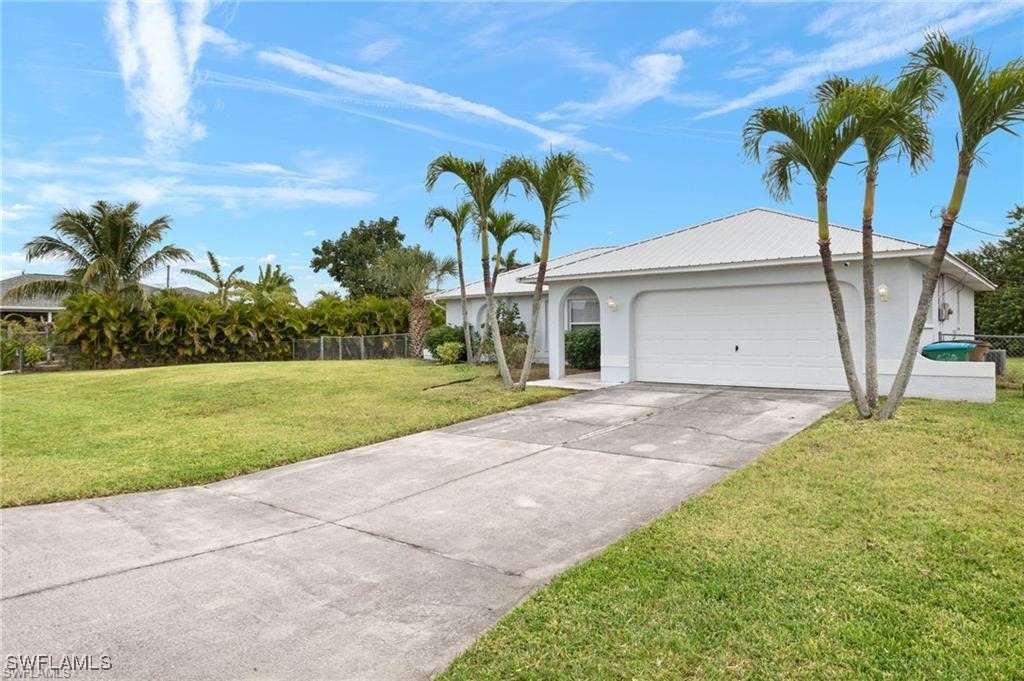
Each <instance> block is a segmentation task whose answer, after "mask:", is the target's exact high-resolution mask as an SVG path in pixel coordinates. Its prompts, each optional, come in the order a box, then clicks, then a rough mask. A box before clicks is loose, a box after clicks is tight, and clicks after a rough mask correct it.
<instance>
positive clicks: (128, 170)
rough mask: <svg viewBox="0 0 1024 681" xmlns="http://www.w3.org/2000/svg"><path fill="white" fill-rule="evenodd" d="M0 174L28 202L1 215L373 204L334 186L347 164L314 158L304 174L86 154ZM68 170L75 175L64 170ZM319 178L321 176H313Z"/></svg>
mask: <svg viewBox="0 0 1024 681" xmlns="http://www.w3.org/2000/svg"><path fill="white" fill-rule="evenodd" d="M5 163H6V168H5V172H7V173H9V176H11V177H17V178H19V182H18V183H17V186H15V187H13V188H12V187H8V188H7V193H8V194H11V193H13V192H14V191H16V192H17V195H18V197H19V199H21V200H23V201H25V202H31V204H33V205H31V206H29V205H27V203H26V204H14V205H12V206H10V207H5V219H7V216H6V213H7V212H10V213H13V214H15V215H18V214H19V213H25V212H27V211H28V209H29V208H31V209H32V210H33V211H35V210H36V206H41V207H43V208H42V209H45V210H52V209H58V208H61V207H83V206H85V205H88V204H89V203H91V202H92V201H95V200H96V198H97V197H102V198H106V199H108V200H113V201H120V200H129V199H130V200H137V201H140V202H142V203H143V204H144V205H147V206H167V205H173V206H176V207H178V206H182V205H185V206H191V207H196V208H198V207H200V206H203V205H206V204H208V203H209V202H211V201H212V202H217V203H219V204H220V205H221V206H222V207H225V208H228V209H237V208H239V207H243V206H246V205H260V206H269V207H274V206H277V205H289V206H293V205H296V204H320V205H325V204H330V205H357V204H363V203H367V202H369V201H372V200H373V199H374V198H376V195H375V194H374V193H373V192H372V191H369V190H365V189H359V188H352V187H340V186H337V185H336V184H335V181H336V180H337V179H338V178H341V177H343V176H347V175H349V174H352V173H353V170H352V167H351V164H346V163H345V162H344V161H336V162H333V163H332V162H330V161H329V160H328V159H320V160H319V166H313V167H312V168H311V172H300V171H297V170H291V169H287V168H284V167H282V166H280V165H278V164H276V163H267V162H259V161H257V162H223V163H211V164H201V163H193V162H188V161H158V160H154V159H151V158H148V157H132V156H89V157H84V158H80V159H77V160H75V161H73V162H68V163H52V162H46V161H31V160H29V161H22V160H19V159H5ZM67 167H73V168H74V170H75V172H74V173H68V172H66V168H67ZM318 173H321V174H318Z"/></svg>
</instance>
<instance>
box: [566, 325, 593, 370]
mask: <svg viewBox="0 0 1024 681" xmlns="http://www.w3.org/2000/svg"><path fill="white" fill-rule="evenodd" d="M565 362H566V364H568V365H569V366H571V367H573V368H574V369H599V368H601V330H600V329H599V328H597V327H587V328H584V329H575V330H573V331H567V332H566V333H565Z"/></svg>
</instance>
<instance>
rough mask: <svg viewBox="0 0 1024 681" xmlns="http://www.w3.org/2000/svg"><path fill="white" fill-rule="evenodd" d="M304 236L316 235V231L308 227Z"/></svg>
mask: <svg viewBox="0 0 1024 681" xmlns="http://www.w3.org/2000/svg"><path fill="white" fill-rule="evenodd" d="M302 236H316V232H315V231H313V230H312V229H307V230H306V231H305V232H303V233H302Z"/></svg>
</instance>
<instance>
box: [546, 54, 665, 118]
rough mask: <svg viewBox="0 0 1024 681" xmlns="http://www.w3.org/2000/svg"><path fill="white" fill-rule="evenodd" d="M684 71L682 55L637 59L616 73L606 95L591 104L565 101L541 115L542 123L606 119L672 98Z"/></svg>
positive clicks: (660, 55)
mask: <svg viewBox="0 0 1024 681" xmlns="http://www.w3.org/2000/svg"><path fill="white" fill-rule="evenodd" d="M682 69H683V58H682V57H680V56H679V55H678V54H648V55H644V56H642V57H637V58H636V59H634V60H633V61H632V62H631V63H630V65H629V68H628V69H623V70H619V71H616V72H615V74H614V75H613V76H612V77H611V78H610V79H609V81H608V84H607V85H606V86H605V90H604V94H602V95H601V96H600V97H598V98H597V99H595V100H594V101H591V102H565V103H564V104H560V105H559V106H557V107H555V108H554V109H552V110H551V111H548V112H546V113H543V114H541V115H540V119H541V120H552V119H556V118H560V117H563V116H582V117H592V118H598V119H599V118H604V117H606V116H610V115H613V114H619V113H623V112H626V111H630V110H632V109H635V108H636V107H638V106H640V105H641V104H645V103H647V102H649V101H651V100H653V99H658V98H662V97H665V96H666V95H669V94H670V93H671V90H672V86H673V84H675V81H676V77H677V76H678V75H679V72H680V71H681V70H682Z"/></svg>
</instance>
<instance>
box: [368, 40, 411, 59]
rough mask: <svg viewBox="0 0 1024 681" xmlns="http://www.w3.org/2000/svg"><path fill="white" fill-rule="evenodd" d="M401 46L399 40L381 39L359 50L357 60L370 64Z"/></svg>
mask: <svg viewBox="0 0 1024 681" xmlns="http://www.w3.org/2000/svg"><path fill="white" fill-rule="evenodd" d="M401 44H402V39H401V38H381V39H380V40H375V41H373V42H372V43H370V44H369V45H367V46H366V47H364V48H363V49H361V50H359V58H360V59H362V60H363V61H365V62H368V63H370V64H372V63H374V62H377V61H380V60H381V59H383V58H384V57H386V56H388V55H389V54H391V53H392V52H394V51H395V50H397V49H398V47H399V46H400V45H401Z"/></svg>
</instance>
